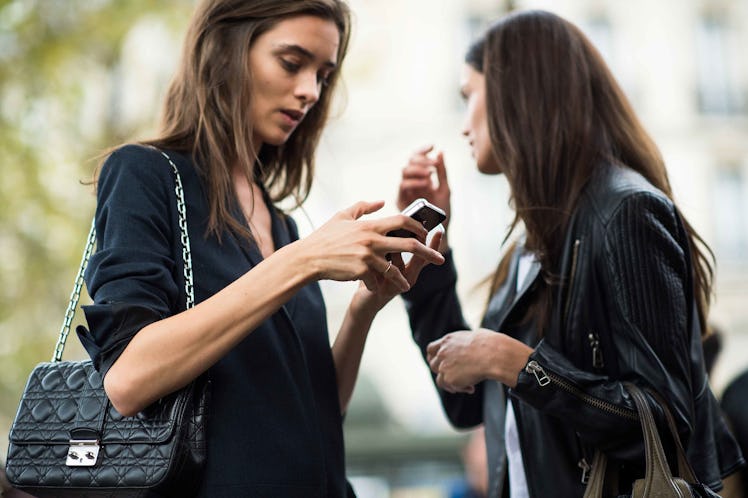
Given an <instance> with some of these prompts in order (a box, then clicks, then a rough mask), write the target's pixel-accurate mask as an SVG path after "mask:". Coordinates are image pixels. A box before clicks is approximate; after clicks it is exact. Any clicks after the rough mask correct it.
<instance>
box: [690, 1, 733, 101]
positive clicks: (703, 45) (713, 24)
mask: <svg viewBox="0 0 748 498" xmlns="http://www.w3.org/2000/svg"><path fill="white" fill-rule="evenodd" d="M696 36H697V39H696V42H697V70H698V100H699V110H700V111H701V112H702V113H704V114H717V115H730V114H737V113H739V112H742V111H743V110H744V109H743V105H744V99H743V96H742V95H741V92H740V88H739V87H740V85H739V84H738V82H737V78H736V71H735V68H734V64H733V62H734V61H735V58H734V55H736V54H735V52H734V51H733V47H734V43H733V38H734V37H735V34H734V33H733V32H732V30H731V29H730V27H729V25H728V23H727V21H726V19H725V18H724V17H723V16H717V15H714V14H707V15H704V16H703V17H702V18H701V19H700V21H699V25H698V28H697V32H696Z"/></svg>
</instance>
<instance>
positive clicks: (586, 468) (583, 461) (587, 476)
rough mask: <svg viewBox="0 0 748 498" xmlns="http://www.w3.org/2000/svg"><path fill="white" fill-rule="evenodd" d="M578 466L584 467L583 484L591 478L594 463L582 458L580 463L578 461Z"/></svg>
mask: <svg viewBox="0 0 748 498" xmlns="http://www.w3.org/2000/svg"><path fill="white" fill-rule="evenodd" d="M577 467H579V468H580V469H582V484H587V482H588V481H589V480H590V470H592V465H590V464H589V463H587V459H585V458H582V459H581V460H579V463H577Z"/></svg>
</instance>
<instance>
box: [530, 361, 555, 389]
mask: <svg viewBox="0 0 748 498" xmlns="http://www.w3.org/2000/svg"><path fill="white" fill-rule="evenodd" d="M525 371H526V372H527V373H531V374H533V375H534V376H535V380H537V381H538V384H540V387H543V386H547V385H548V384H550V383H551V379H550V377H548V375H546V373H545V370H543V367H541V366H540V364H538V362H537V361H535V360H532V361H531V362H529V363H528V364H527V366H526V367H525Z"/></svg>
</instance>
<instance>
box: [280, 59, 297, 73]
mask: <svg viewBox="0 0 748 498" xmlns="http://www.w3.org/2000/svg"><path fill="white" fill-rule="evenodd" d="M280 62H281V66H283V69H285V70H286V71H288V72H289V73H296V72H298V71H299V69H301V64H296V63H295V62H291V61H289V60H288V59H281V60H280Z"/></svg>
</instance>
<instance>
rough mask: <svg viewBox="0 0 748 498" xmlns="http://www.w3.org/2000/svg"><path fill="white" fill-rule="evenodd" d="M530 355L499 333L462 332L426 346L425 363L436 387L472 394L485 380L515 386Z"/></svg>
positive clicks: (491, 331) (526, 348)
mask: <svg viewBox="0 0 748 498" xmlns="http://www.w3.org/2000/svg"><path fill="white" fill-rule="evenodd" d="M532 352H533V349H532V348H530V347H529V346H527V345H526V344H524V343H522V342H520V341H518V340H516V339H513V338H512V337H509V336H508V335H506V334H502V333H500V332H494V331H493V330H488V329H478V330H475V331H473V330H461V331H458V332H452V333H450V334H447V335H445V336H444V337H442V338H441V339H438V340H436V341H434V342H432V343H431V344H429V345H428V347H427V349H426V354H427V358H426V360H427V361H428V363H429V366H430V367H431V371H432V372H434V373H435V374H436V383H437V385H438V386H439V387H441V388H442V389H444V390H445V391H447V392H451V393H458V392H461V393H472V392H474V391H475V385H476V384H478V383H479V382H481V381H483V380H485V379H493V380H497V381H499V382H501V383H503V384H505V385H507V386H509V387H515V386H516V385H517V377H519V373H520V371H521V370H522V369H523V368H524V367H525V365H526V364H527V361H528V359H529V357H530V354H531V353H532Z"/></svg>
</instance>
